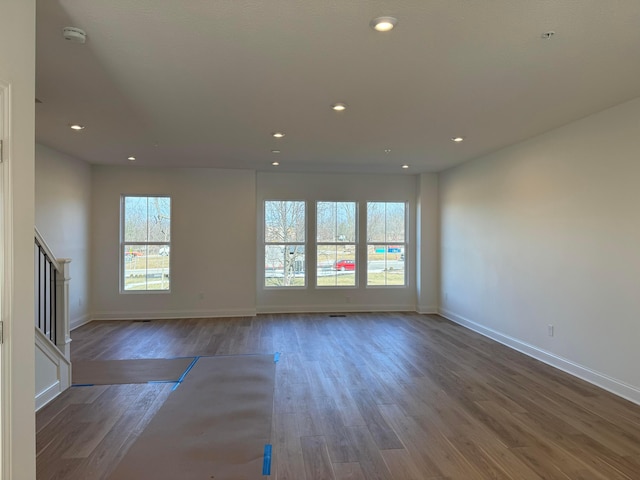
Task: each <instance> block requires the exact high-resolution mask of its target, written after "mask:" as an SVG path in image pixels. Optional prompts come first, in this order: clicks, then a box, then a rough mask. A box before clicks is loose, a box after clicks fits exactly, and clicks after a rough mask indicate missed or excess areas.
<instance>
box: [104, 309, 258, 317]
mask: <svg viewBox="0 0 640 480" xmlns="http://www.w3.org/2000/svg"><path fill="white" fill-rule="evenodd" d="M255 316H256V311H255V309H223V310H182V311H171V310H161V311H156V312H150V311H146V312H145V311H143V312H113V311H110V312H93V313H92V314H91V320H174V319H181V318H220V317H255Z"/></svg>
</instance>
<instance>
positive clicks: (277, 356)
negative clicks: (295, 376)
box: [273, 352, 280, 363]
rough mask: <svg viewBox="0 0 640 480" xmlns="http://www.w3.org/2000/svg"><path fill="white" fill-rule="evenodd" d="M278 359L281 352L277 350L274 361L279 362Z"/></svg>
mask: <svg viewBox="0 0 640 480" xmlns="http://www.w3.org/2000/svg"><path fill="white" fill-rule="evenodd" d="M278 360H280V352H276V354H275V355H274V356H273V363H278Z"/></svg>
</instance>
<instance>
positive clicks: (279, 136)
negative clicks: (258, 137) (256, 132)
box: [271, 132, 284, 138]
mask: <svg viewBox="0 0 640 480" xmlns="http://www.w3.org/2000/svg"><path fill="white" fill-rule="evenodd" d="M271 135H272V136H273V137H274V138H282V137H284V132H274V133H272V134H271Z"/></svg>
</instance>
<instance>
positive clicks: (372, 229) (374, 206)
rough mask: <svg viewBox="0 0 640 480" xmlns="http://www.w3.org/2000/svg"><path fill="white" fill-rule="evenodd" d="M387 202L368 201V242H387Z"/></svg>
mask: <svg viewBox="0 0 640 480" xmlns="http://www.w3.org/2000/svg"><path fill="white" fill-rule="evenodd" d="M384 229H385V204H384V203H381V202H369V203H367V242H385V241H386V240H385V231H384Z"/></svg>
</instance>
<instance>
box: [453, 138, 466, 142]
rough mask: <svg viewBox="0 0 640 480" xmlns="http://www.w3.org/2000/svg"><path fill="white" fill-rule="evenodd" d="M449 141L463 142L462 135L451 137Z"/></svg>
mask: <svg viewBox="0 0 640 480" xmlns="http://www.w3.org/2000/svg"><path fill="white" fill-rule="evenodd" d="M451 141H452V142H456V143H460V142H464V137H451Z"/></svg>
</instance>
